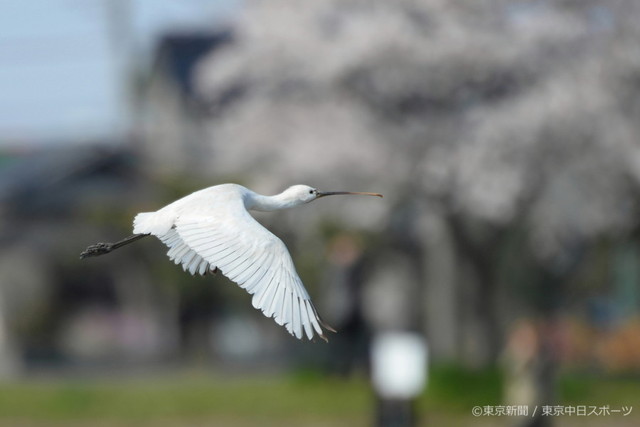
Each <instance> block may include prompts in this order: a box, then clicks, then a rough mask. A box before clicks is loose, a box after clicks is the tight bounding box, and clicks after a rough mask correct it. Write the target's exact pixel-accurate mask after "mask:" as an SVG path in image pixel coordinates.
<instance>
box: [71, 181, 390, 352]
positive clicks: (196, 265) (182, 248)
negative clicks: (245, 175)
mask: <svg viewBox="0 0 640 427" xmlns="http://www.w3.org/2000/svg"><path fill="white" fill-rule="evenodd" d="M338 194H361V195H366V196H377V197H382V195H381V194H378V193H363V192H348V191H332V192H321V191H318V190H317V189H315V188H313V187H309V186H307V185H294V186H292V187H289V188H287V189H286V190H285V191H283V192H282V193H280V194H276V195H275V196H263V195H261V194H257V193H255V192H253V191H251V190H249V189H248V188H245V187H243V186H241V185H237V184H221V185H215V186H213V187H209V188H205V189H203V190H200V191H196V192H194V193H191V194H189V195H188V196H186V197H183V198H181V199H179V200H176V201H175V202H173V203H171V204H169V205H167V206H165V207H163V208H162V209H160V210H158V211H156V212H143V213H139V214H138V215H136V217H135V219H134V220H133V232H134V234H133V235H132V236H129V237H127V238H126V239H123V240H121V241H119V242H115V243H97V244H95V245H91V246H89V247H88V248H87V249H86V250H85V251H84V252H82V253H81V254H80V258H87V257H91V256H98V255H103V254H106V253H109V252H111V251H113V250H115V249H118V248H120V247H122V246H124V245H127V244H129V243H133V242H135V241H136V240H139V239H141V238H143V237H145V236H149V235H153V236H156V237H157V238H159V239H160V240H161V241H162V242H163V243H164V244H165V245H167V246H168V247H169V251H168V252H167V255H168V256H169V258H170V259H171V260H173V261H174V262H175V263H176V264H182V268H183V269H184V270H185V271H189V273H191V274H192V275H193V274H196V273H198V274H200V275H204V274H206V273H207V272H208V271H210V272H212V273H216V272H218V271H221V272H222V274H224V275H225V276H227V277H228V278H229V279H230V280H232V281H234V282H235V283H237V284H238V285H240V287H242V288H244V289H245V290H246V291H247V292H249V293H250V294H252V295H253V298H252V300H251V302H252V304H253V306H254V307H255V308H259V309H260V310H262V312H263V313H264V315H265V316H267V317H273V318H274V320H275V321H276V323H278V324H279V325H283V326H284V327H285V328H286V329H287V331H289V333H290V334H291V335H293V336H295V337H296V338H298V339H302V337H303V333H304V334H306V336H307V338H308V339H309V340H311V339H313V337H314V333H315V334H317V335H318V336H319V337H320V338H322V339H323V340H325V341H327V338H326V337H325V336H324V333H323V329H322V328H325V329H327V330H330V331H332V332H335V330H333V328H331V327H330V326H329V325H327V324H326V323H325V322H323V321H322V319H321V318H320V316H319V315H318V312H317V311H316V308H315V307H314V305H313V303H312V302H311V298H310V297H309V294H308V293H307V290H306V289H305V287H304V285H303V284H302V281H301V280H300V277H299V276H298V273H297V272H296V269H295V267H294V265H293V261H292V259H291V255H289V252H288V251H287V248H286V246H285V245H284V243H283V242H282V240H280V239H279V238H278V237H276V236H275V235H274V234H272V233H271V232H270V231H269V230H267V229H266V228H264V227H263V226H262V225H261V224H260V223H259V222H258V221H256V220H255V219H254V218H253V217H252V216H251V215H250V214H249V212H248V211H249V210H256V211H275V210H280V209H287V208H291V207H294V206H298V205H302V204H305V203H309V202H311V201H313V200H316V199H319V198H321V197H325V196H331V195H338Z"/></svg>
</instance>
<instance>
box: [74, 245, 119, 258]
mask: <svg viewBox="0 0 640 427" xmlns="http://www.w3.org/2000/svg"><path fill="white" fill-rule="evenodd" d="M112 250H113V244H112V243H96V244H95V245H91V246H89V247H87V249H85V250H84V251H83V252H82V253H81V254H80V259H84V258H88V257H91V256H98V255H104V254H108V253H109V252H111V251H112Z"/></svg>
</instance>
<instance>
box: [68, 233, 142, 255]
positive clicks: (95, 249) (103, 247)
mask: <svg viewBox="0 0 640 427" xmlns="http://www.w3.org/2000/svg"><path fill="white" fill-rule="evenodd" d="M146 236H148V234H134V235H133V236H129V237H127V238H126V239H122V240H120V241H119V242H115V243H96V244H95V245H91V246H89V247H87V249H85V250H84V251H82V253H81V254H80V259H84V258H89V257H92V256H99V255H104V254H108V253H109V252H111V251H113V250H116V249H118V248H120V247H122V246H124V245H128V244H129V243H133V242H135V241H136V240H140V239H142V238H143V237H146Z"/></svg>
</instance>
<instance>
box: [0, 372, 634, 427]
mask: <svg viewBox="0 0 640 427" xmlns="http://www.w3.org/2000/svg"><path fill="white" fill-rule="evenodd" d="M559 395H560V396H561V399H562V403H563V404H585V405H589V404H594V405H604V404H610V405H611V406H612V407H613V406H614V405H630V406H634V407H635V408H634V410H635V413H634V414H633V417H632V418H627V419H625V421H627V422H631V423H632V424H630V425H640V422H639V421H640V382H638V381H637V380H635V379H629V378H619V379H616V378H608V379H607V378H599V377H595V376H591V377H589V376H579V375H573V376H566V377H564V378H563V379H562V380H561V381H560V385H559ZM500 402H501V375H500V373H499V372H498V371H497V370H485V371H479V372H474V371H469V370H464V369H459V368H456V367H454V366H440V367H436V368H435V369H432V372H431V376H430V380H429V387H428V390H427V391H426V392H425V393H424V394H423V396H421V397H420V399H419V400H418V402H417V405H416V407H417V410H418V411H419V413H420V414H422V417H421V418H422V419H423V420H426V421H425V422H426V423H429V424H432V425H459V426H465V425H507V424H508V421H509V420H508V419H495V418H493V419H492V418H484V419H479V418H473V417H472V416H471V415H470V409H471V408H472V407H473V406H475V405H498V404H500ZM373 413H374V400H373V394H372V392H371V390H370V388H369V385H368V382H367V381H366V379H365V378H354V379H349V380H342V379H339V378H334V377H325V376H323V375H320V374H313V375H310V374H308V373H299V374H296V375H288V376H273V375H269V376H242V377H237V376H232V375H215V374H212V373H210V372H204V371H203V372H198V373H188V374H184V373H182V374H173V375H165V376H160V377H138V378H133V379H130V378H124V379H123V378H122V377H120V378H119V379H108V378H102V379H78V378H75V379H70V378H61V379H51V378H40V379H28V380H22V381H16V382H10V383H4V384H0V426H18V427H20V426H24V427H27V426H34V427H35V426H103V425H104V426H107V425H109V426H111V425H120V426H129V425H131V426H133V425H136V426H159V427H163V426H180V425H189V426H199V425H203V426H204V425H225V426H253V425H261V426H288V425H292V426H294V425H295V426H325V425H331V426H368V425H371V424H372V421H373ZM565 421H569V422H572V421H571V420H565V419H563V423H564V422H565ZM584 421H586V420H584ZM590 421H593V422H597V421H598V420H595V419H594V420H590ZM602 421H608V422H612V423H614V424H615V423H616V422H618V421H620V420H614V419H613V418H612V419H610V420H602ZM563 425H564V424H563ZM567 425H571V424H567ZM588 425H598V424H588ZM603 425H605V424H603Z"/></svg>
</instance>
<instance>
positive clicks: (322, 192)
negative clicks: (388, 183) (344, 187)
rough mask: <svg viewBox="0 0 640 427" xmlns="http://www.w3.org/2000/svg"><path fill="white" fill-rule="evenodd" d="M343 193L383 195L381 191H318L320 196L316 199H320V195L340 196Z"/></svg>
mask: <svg viewBox="0 0 640 427" xmlns="http://www.w3.org/2000/svg"><path fill="white" fill-rule="evenodd" d="M341 194H359V195H361V196H376V197H382V194H379V193H363V192H359V191H318V197H316V199H319V198H320V197H325V196H338V195H341Z"/></svg>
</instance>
